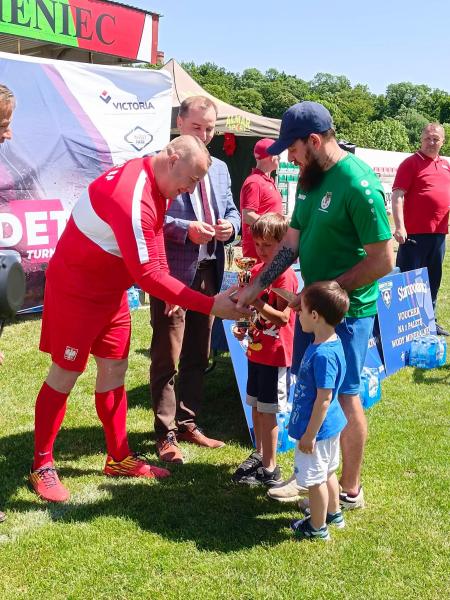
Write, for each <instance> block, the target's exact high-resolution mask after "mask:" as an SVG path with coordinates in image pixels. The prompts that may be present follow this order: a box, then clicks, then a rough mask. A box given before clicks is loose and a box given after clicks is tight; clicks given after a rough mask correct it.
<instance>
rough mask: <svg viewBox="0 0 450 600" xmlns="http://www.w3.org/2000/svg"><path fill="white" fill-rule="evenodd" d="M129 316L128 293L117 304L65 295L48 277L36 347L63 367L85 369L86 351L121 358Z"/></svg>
mask: <svg viewBox="0 0 450 600" xmlns="http://www.w3.org/2000/svg"><path fill="white" fill-rule="evenodd" d="M130 337H131V319H130V311H129V308H128V299H127V293H126V292H124V294H123V296H122V299H121V300H120V302H118V303H117V305H116V306H106V307H105V305H102V304H99V303H98V302H96V301H95V300H91V299H83V298H80V297H74V296H71V295H67V294H64V293H61V292H60V291H58V289H55V286H52V284H51V283H50V281H48V280H47V282H46V285H45V295H44V312H43V315H42V328H41V341H40V344H39V348H40V349H41V350H42V352H48V353H49V354H51V356H52V360H53V362H54V363H56V364H57V365H58V366H60V367H61V368H62V369H67V370H68V371H77V372H81V371H84V369H85V368H86V364H87V361H88V359H89V354H93V355H94V356H98V357H100V358H111V359H115V360H120V359H123V358H126V357H127V356H128V352H129V349H130Z"/></svg>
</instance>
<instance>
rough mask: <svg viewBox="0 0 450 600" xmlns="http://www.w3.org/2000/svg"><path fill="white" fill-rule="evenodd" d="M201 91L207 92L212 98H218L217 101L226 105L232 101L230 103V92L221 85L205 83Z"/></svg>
mask: <svg viewBox="0 0 450 600" xmlns="http://www.w3.org/2000/svg"><path fill="white" fill-rule="evenodd" d="M203 89H204V90H205V91H207V92H208V93H209V94H211V95H212V96H214V97H215V98H218V99H219V100H222V101H223V102H227V104H232V101H231V94H232V90H230V88H229V87H226V86H225V85H222V84H216V83H205V85H204V86H203Z"/></svg>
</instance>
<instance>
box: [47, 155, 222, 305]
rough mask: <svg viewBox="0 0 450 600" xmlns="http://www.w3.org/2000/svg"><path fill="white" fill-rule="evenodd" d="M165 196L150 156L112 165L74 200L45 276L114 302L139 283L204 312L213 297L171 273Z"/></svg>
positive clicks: (98, 300)
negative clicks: (134, 284) (184, 282)
mask: <svg viewBox="0 0 450 600" xmlns="http://www.w3.org/2000/svg"><path fill="white" fill-rule="evenodd" d="M166 208H167V200H166V199H165V198H164V197H163V196H162V195H161V193H160V192H159V190H158V188H157V185H156V182H155V178H154V174H153V170H152V164H151V158H149V157H147V158H143V159H142V158H136V159H133V160H130V161H128V162H127V163H125V164H124V165H122V166H120V167H113V168H112V169H110V170H109V171H107V172H106V173H104V174H103V175H101V176H100V177H99V178H97V179H96V180H95V181H93V182H92V183H91V184H90V186H89V188H88V189H87V190H86V191H85V192H84V194H83V195H82V196H81V198H80V200H79V201H78V203H77V204H76V205H75V207H74V209H73V212H72V216H71V217H70V219H69V222H68V223H67V226H66V228H65V230H64V232H63V234H62V236H61V238H60V240H59V242H58V245H57V247H56V250H55V254H54V255H53V257H52V259H51V260H50V263H49V267H48V270H47V277H48V278H49V279H50V280H51V281H52V283H53V285H56V286H57V287H58V289H59V290H61V292H62V293H66V294H69V295H71V296H75V297H80V298H83V299H84V300H85V301H92V302H93V303H95V304H96V305H97V306H98V305H100V304H101V305H103V306H105V307H110V306H112V305H114V306H117V305H118V303H120V300H121V297H122V294H123V292H124V290H126V289H127V288H129V287H130V286H131V285H132V284H133V283H137V284H138V285H139V286H140V287H141V288H142V289H143V290H144V291H146V292H148V293H149V294H151V295H152V296H155V297H157V298H160V299H161V300H166V301H167V302H170V303H173V304H179V305H180V306H182V307H184V308H189V309H191V310H196V311H199V312H202V313H205V314H208V313H210V312H211V309H212V305H213V303H214V299H213V298H211V297H208V296H205V295H204V294H201V293H199V292H195V291H193V290H191V289H190V288H188V287H187V286H185V285H184V284H183V283H181V282H180V281H178V279H175V278H174V277H171V276H170V275H169V269H168V266H167V261H166V254H165V249H164V238H163V228H162V227H163V222H164V214H165V212H166Z"/></svg>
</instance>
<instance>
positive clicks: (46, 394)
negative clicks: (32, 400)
mask: <svg viewBox="0 0 450 600" xmlns="http://www.w3.org/2000/svg"><path fill="white" fill-rule="evenodd" d="M68 396H69V394H64V393H62V392H57V391H56V390H54V389H53V388H51V387H50V386H49V385H47V383H45V382H44V383H43V385H42V387H41V389H40V391H39V394H38V397H37V399H36V406H35V409H34V421H35V422H34V463H33V470H35V469H39V468H40V467H42V466H43V465H45V464H46V463H49V462H50V463H52V464H53V444H54V443H55V439H56V436H57V435H58V431H59V429H60V427H61V423H62V422H63V419H64V415H65V414H66V406H67V397H68Z"/></svg>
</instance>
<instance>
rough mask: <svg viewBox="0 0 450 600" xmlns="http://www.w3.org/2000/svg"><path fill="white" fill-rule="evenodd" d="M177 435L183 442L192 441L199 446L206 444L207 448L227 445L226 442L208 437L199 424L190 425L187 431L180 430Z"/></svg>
mask: <svg viewBox="0 0 450 600" xmlns="http://www.w3.org/2000/svg"><path fill="white" fill-rule="evenodd" d="M177 436H178V439H179V440H181V441H183V442H191V444H197V446H204V447H205V448H222V446H225V442H221V441H220V440H213V439H212V438H209V437H206V435H205V434H204V433H203V432H202V430H201V429H199V428H198V427H197V425H193V426H191V427H189V428H188V429H186V431H179V432H178V433H177Z"/></svg>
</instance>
